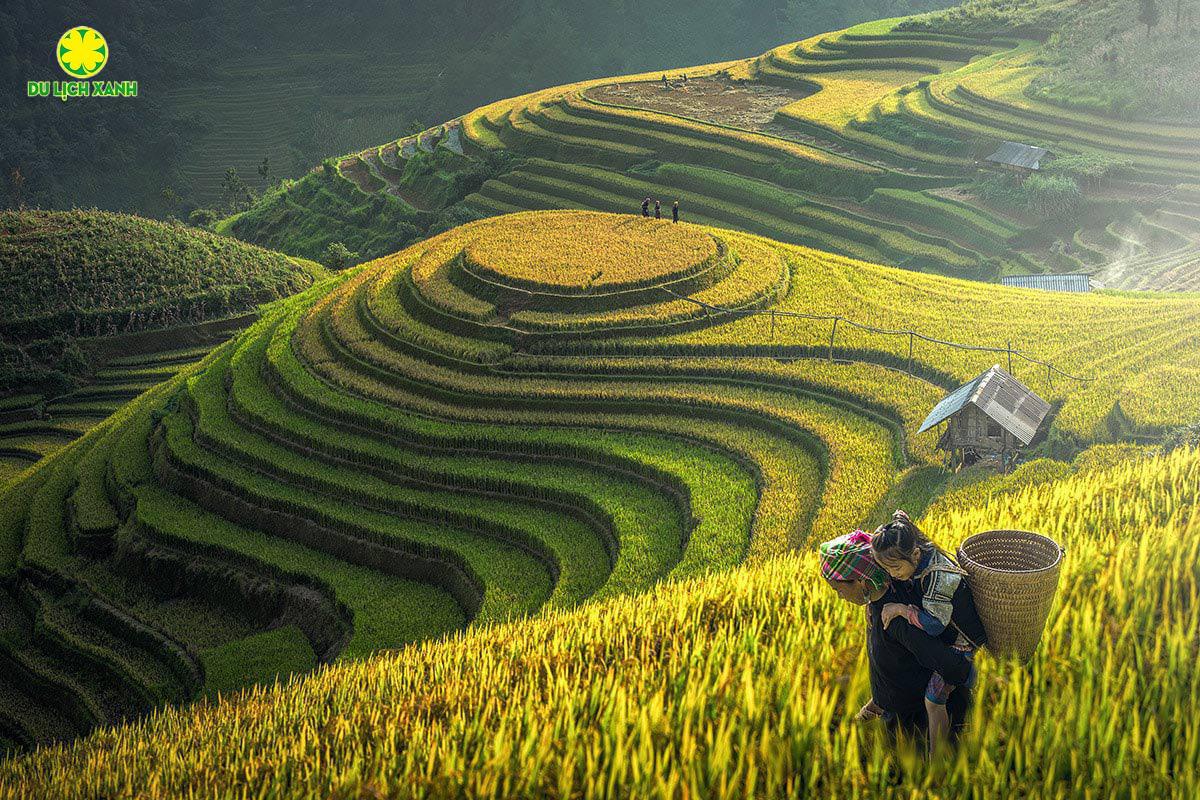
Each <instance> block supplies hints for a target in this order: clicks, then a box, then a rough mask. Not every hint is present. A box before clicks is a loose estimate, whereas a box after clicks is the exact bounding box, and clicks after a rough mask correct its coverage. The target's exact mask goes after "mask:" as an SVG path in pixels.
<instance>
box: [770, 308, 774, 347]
mask: <svg viewBox="0 0 1200 800" xmlns="http://www.w3.org/2000/svg"><path fill="white" fill-rule="evenodd" d="M771 341H772V342H773V341H775V309H771Z"/></svg>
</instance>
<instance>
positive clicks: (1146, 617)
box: [0, 449, 1200, 798]
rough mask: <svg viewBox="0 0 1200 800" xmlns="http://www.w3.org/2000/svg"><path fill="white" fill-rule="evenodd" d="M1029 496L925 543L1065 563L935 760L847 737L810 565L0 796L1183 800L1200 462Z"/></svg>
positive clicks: (983, 678)
mask: <svg viewBox="0 0 1200 800" xmlns="http://www.w3.org/2000/svg"><path fill="white" fill-rule="evenodd" d="M1025 484H1026V485H1025V486H1024V487H1023V488H1014V489H1013V490H1012V491H1008V492H1003V491H996V489H997V487H996V486H995V485H994V484H991V483H985V484H981V485H980V488H979V490H978V492H977V496H976V497H974V498H967V500H966V502H962V503H958V504H954V505H952V506H951V507H948V508H947V509H946V510H944V511H940V512H939V511H937V510H936V509H935V511H934V512H933V516H932V517H930V518H927V519H925V520H924V524H925V527H926V529H927V530H928V531H930V532H931V533H932V534H933V535H934V536H935V537H936V538H937V539H938V540H939V541H941V542H942V543H943V544H946V545H950V544H953V543H955V542H957V541H958V540H960V539H961V538H963V537H964V536H965V535H967V534H969V533H972V532H975V531H978V530H981V529H983V528H985V527H997V526H1002V525H1013V526H1020V527H1025V528H1032V529H1037V530H1041V531H1043V532H1045V533H1047V534H1049V535H1051V536H1053V537H1055V538H1056V539H1058V540H1059V541H1060V542H1062V543H1063V544H1064V545H1065V546H1066V549H1067V558H1066V560H1065V562H1064V568H1063V574H1062V580H1061V584H1060V590H1059V594H1058V600H1057V603H1056V606H1055V608H1054V610H1053V611H1052V612H1051V618H1050V622H1049V624H1048V626H1047V630H1046V633H1045V635H1044V637H1043V640H1042V646H1041V648H1040V649H1039V651H1038V653H1037V654H1036V656H1035V657H1034V659H1033V661H1032V663H1031V664H1030V665H1029V666H1028V667H1027V668H1023V667H1020V666H1018V665H1016V664H1012V663H998V662H997V661H995V660H993V659H992V658H991V657H990V656H988V655H984V656H982V657H981V661H980V668H981V675H980V684H979V686H980V692H979V695H978V698H977V705H976V709H975V711H974V716H973V718H972V723H971V726H970V728H969V730H968V732H967V733H966V735H965V740H964V742H963V744H962V747H961V749H960V750H959V751H958V753H957V755H956V756H954V757H953V758H952V759H951V760H949V761H948V762H941V761H939V762H935V763H932V764H923V763H921V762H920V761H919V760H917V759H915V758H914V757H913V756H912V754H911V753H900V754H896V753H893V752H890V751H889V749H888V747H887V746H886V745H885V743H884V742H883V741H882V740H881V739H878V738H877V736H878V734H877V732H876V731H877V729H875V728H872V727H864V726H860V725H858V724H855V723H852V722H850V721H849V716H850V715H851V714H852V713H853V711H854V710H855V709H857V708H858V706H859V704H860V703H861V702H863V701H864V700H865V699H866V692H867V684H866V671H865V662H864V657H863V648H862V643H863V628H862V618H861V612H860V611H858V610H857V609H855V608H853V607H851V606H848V605H845V604H843V603H841V601H839V600H837V598H836V597H835V596H834V594H833V593H832V592H830V591H829V590H828V589H827V588H826V587H825V586H823V585H822V584H821V580H820V578H819V577H818V575H817V570H816V561H815V557H814V554H813V553H812V552H811V550H809V551H805V552H802V553H800V554H797V555H788V556H783V557H779V558H774V559H770V560H768V561H766V562H763V563H760V564H757V565H754V566H745V567H740V568H737V569H735V570H733V571H729V572H725V573H721V574H715V575H711V576H706V577H701V578H692V579H688V580H685V581H680V582H669V583H666V584H663V585H661V586H659V587H658V588H657V589H656V590H654V591H653V592H652V593H651V594H649V595H648V596H642V597H617V598H612V599H609V600H607V601H605V602H603V603H597V604H592V605H589V606H586V607H584V608H581V609H578V610H574V611H552V612H545V613H543V614H541V615H539V616H538V617H536V618H534V619H532V620H527V621H524V622H518V623H506V624H501V625H497V626H493V627H487V628H480V629H476V630H472V631H469V632H466V633H464V634H459V635H455V636H453V637H451V638H450V639H448V640H446V641H442V642H436V643H428V644H424V645H421V646H419V647H415V648H411V649H409V650H406V651H404V652H402V653H399V654H392V655H381V656H378V657H376V658H373V659H371V660H369V661H365V662H358V663H353V664H346V665H338V666H334V667H331V668H328V669H325V670H324V671H322V672H320V673H318V674H316V675H314V676H310V677H308V678H305V679H302V680H299V681H296V682H294V683H293V684H291V685H288V686H283V687H273V688H263V689H258V690H254V691H252V692H249V693H247V694H245V695H244V696H240V697H236V698H233V699H231V700H230V701H229V702H225V703H219V704H209V703H204V704H200V705H197V706H195V707H193V708H190V709H180V710H173V711H169V712H166V713H163V714H160V715H157V716H155V717H154V718H152V719H149V720H148V721H145V722H143V723H140V724H137V725H133V726H129V727H119V728H115V729H110V730H103V731H100V732H98V733H96V734H94V735H92V736H91V737H89V738H88V739H85V740H82V741H80V742H78V743H76V744H74V745H71V746H65V747H64V746H58V747H54V748H49V749H44V750H41V751H38V752H37V753H34V754H32V755H30V756H26V757H22V758H19V759H15V760H12V761H9V762H7V763H5V764H3V765H0V796H3V797H178V796H194V797H314V798H315V797H321V798H350V797H451V796H454V797H457V796H473V797H474V796H480V797H513V796H560V797H572V796H595V797H631V796H636V797H654V798H676V797H743V796H761V797H778V796H785V795H786V796H802V795H803V796H807V795H809V794H819V795H821V796H839V797H844V796H850V797H860V796H863V797H865V796H894V797H965V796H971V797H984V796H987V797H1005V796H1008V797H1011V796H1017V795H1020V796H1024V797H1055V798H1057V797H1098V796H1104V797H1165V796H1174V797H1186V796H1195V792H1196V791H1197V789H1200V785H1198V783H1200V781H1198V780H1197V773H1196V763H1197V756H1198V754H1200V730H1198V728H1197V723H1196V719H1195V714H1194V709H1195V708H1196V706H1197V703H1198V702H1200V680H1198V678H1197V672H1196V671H1195V669H1194V658H1195V650H1196V645H1197V637H1198V634H1200V616H1198V612H1197V608H1198V606H1197V604H1196V602H1195V598H1196V595H1197V590H1198V588H1200V587H1198V579H1200V569H1198V567H1197V564H1198V563H1200V560H1198V556H1200V553H1198V552H1197V550H1198V543H1200V521H1198V520H1196V519H1195V518H1194V517H1193V515H1192V513H1191V511H1192V509H1193V508H1194V505H1195V502H1196V499H1197V498H1196V494H1197V491H1198V487H1200V452H1197V451H1189V450H1181V451H1177V452H1176V453H1174V454H1172V455H1169V456H1153V457H1144V456H1140V455H1138V454H1136V451H1133V452H1131V451H1130V450H1128V449H1126V450H1123V451H1121V452H1120V453H1118V454H1115V455H1112V456H1111V457H1108V458H1098V459H1091V460H1090V463H1089V464H1087V465H1085V466H1081V467H1080V469H1079V470H1078V472H1076V473H1074V474H1071V475H1068V476H1066V477H1064V478H1061V479H1060V480H1038V479H1037V478H1036V476H1035V477H1034V478H1033V479H1031V480H1027V481H1025ZM1010 488H1012V487H1010ZM960 499H962V498H960Z"/></svg>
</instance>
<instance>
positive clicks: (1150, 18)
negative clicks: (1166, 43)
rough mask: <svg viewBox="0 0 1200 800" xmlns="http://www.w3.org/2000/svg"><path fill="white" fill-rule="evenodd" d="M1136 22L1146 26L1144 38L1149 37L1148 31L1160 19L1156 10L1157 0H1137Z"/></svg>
mask: <svg viewBox="0 0 1200 800" xmlns="http://www.w3.org/2000/svg"><path fill="white" fill-rule="evenodd" d="M1137 18H1138V22H1140V23H1142V24H1143V25H1145V26H1146V38H1147V39H1149V38H1150V31H1151V30H1153V29H1154V26H1155V25H1157V24H1158V21H1159V19H1160V16H1159V11H1158V0H1139V3H1138V16H1137Z"/></svg>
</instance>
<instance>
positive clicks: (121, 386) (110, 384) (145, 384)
mask: <svg viewBox="0 0 1200 800" xmlns="http://www.w3.org/2000/svg"><path fill="white" fill-rule="evenodd" d="M211 349H212V347H211V346H200V347H189V348H185V349H181V350H167V351H163V352H159V353H151V354H147V355H139V356H127V357H124V358H117V359H113V360H112V361H110V362H108V363H107V364H106V365H105V367H104V368H103V369H101V370H100V371H98V372H97V373H96V375H95V379H94V380H93V381H92V382H91V383H90V385H88V386H86V387H85V388H82V389H79V390H77V391H74V392H70V393H69V394H65V395H59V396H57V397H53V398H46V397H43V396H42V395H29V396H26V397H16V398H13V399H12V400H13V401H12V402H9V403H8V404H7V405H6V406H4V407H2V408H0V414H2V415H3V417H4V418H5V419H7V420H8V421H6V422H3V423H0V485H3V484H4V483H7V482H8V481H11V480H13V479H15V478H16V476H17V475H18V474H20V473H21V472H23V471H25V470H26V469H28V468H30V467H31V466H33V465H35V464H37V463H38V462H39V461H40V460H41V459H43V458H45V457H46V456H48V455H51V454H52V453H56V452H58V451H59V450H60V449H62V448H63V447H64V446H66V445H67V444H69V443H70V442H72V441H74V440H75V439H77V438H78V437H79V436H81V435H82V434H84V433H86V432H87V431H88V430H90V429H91V428H93V427H95V426H96V425H97V424H99V423H100V422H101V421H102V420H104V419H106V418H107V417H109V416H111V415H112V414H113V413H115V412H116V411H117V409H119V408H120V407H121V406H123V405H124V404H125V403H126V402H128V401H130V400H132V399H133V398H135V397H137V396H138V395H140V394H142V393H143V392H145V391H147V390H149V389H150V388H152V387H154V386H156V385H158V384H159V383H162V382H163V381H165V380H167V379H169V378H170V377H172V376H173V375H175V373H177V372H179V371H180V370H182V369H184V368H185V367H187V366H189V365H190V364H194V363H195V362H197V361H199V360H200V359H201V358H203V357H204V356H205V355H206V354H207V353H208V352H209V350H211Z"/></svg>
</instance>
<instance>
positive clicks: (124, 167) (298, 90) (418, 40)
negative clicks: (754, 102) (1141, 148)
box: [0, 0, 947, 217]
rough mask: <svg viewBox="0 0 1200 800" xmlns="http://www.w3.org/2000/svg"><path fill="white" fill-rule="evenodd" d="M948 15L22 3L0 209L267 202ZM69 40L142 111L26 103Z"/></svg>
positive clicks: (157, 209)
mask: <svg viewBox="0 0 1200 800" xmlns="http://www.w3.org/2000/svg"><path fill="white" fill-rule="evenodd" d="M945 5H947V3H946V2H944V0H856V2H851V3H834V2H829V1H828V0H813V1H811V2H797V1H796V0H772V2H757V1H755V2H752V1H751V0H733V2H730V0H721V2H717V0H699V1H698V2H697V1H694V0H693V2H685V1H684V0H665V2H659V3H653V4H650V3H635V2H623V1H621V0H617V1H615V2H605V3H583V4H576V5H566V6H564V5H561V4H556V3H549V2H545V0H501V2H488V3H481V2H471V0H455V1H454V2H449V3H447V2H436V3H435V2H432V0H415V1H414V2H408V3H404V4H402V5H396V4H389V3H384V2H381V0H356V1H355V2H350V3H341V4H338V5H336V6H327V5H325V4H320V3H313V2H307V3H284V2H278V1H276V2H267V3H258V4H255V5H254V6H253V7H247V6H245V5H243V4H235V3H231V2H228V0H224V1H221V0H218V1H217V2H190V3H173V4H154V3H149V2H145V0H112V1H111V2H104V3H73V2H72V3H58V4H53V5H48V6H47V5H45V4H41V3H35V2H31V0H15V2H10V3H5V4H4V7H3V9H2V10H0V85H2V86H4V87H5V89H6V90H5V91H4V92H3V94H2V95H0V170H2V176H3V181H4V189H5V191H4V192H3V197H2V198H0V202H2V203H3V204H4V205H6V206H18V205H20V204H21V203H25V204H27V205H37V206H42V207H49V208H64V207H71V206H77V207H88V206H92V205H95V206H97V207H100V208H106V209H111V210H121V211H134V212H138V213H141V214H147V215H152V216H165V215H168V214H174V215H176V216H181V217H182V216H186V215H187V214H188V213H189V212H190V211H191V210H192V209H194V208H195V207H197V206H212V205H214V204H217V203H218V202H219V201H220V199H221V190H222V179H223V176H224V175H225V173H226V170H227V169H228V168H230V167H234V168H236V169H237V170H238V173H239V175H240V176H241V178H243V179H244V180H245V182H246V183H247V184H248V185H249V187H250V188H251V189H253V190H259V189H261V188H262V187H263V186H264V185H265V184H266V183H269V182H270V181H272V180H274V179H277V178H280V177H288V176H298V175H301V174H303V172H304V171H305V170H306V169H307V168H308V167H309V166H311V165H312V164H313V163H316V162H318V161H320V160H321V158H323V157H325V156H328V155H330V154H333V153H344V152H347V151H349V150H352V149H355V148H360V147H364V146H366V145H368V144H372V143H375V142H379V141H381V140H384V139H387V138H388V137H395V136H396V135H399V134H400V133H403V132H404V131H405V130H407V129H409V128H410V127H411V126H412V125H413V123H414V122H419V123H420V124H421V126H422V127H423V126H425V125H429V124H432V123H434V122H437V121H440V120H442V119H447V118H450V117H453V116H455V115H458V114H461V113H463V112H465V111H468V110H470V109H471V108H473V107H475V106H477V105H480V104H481V103H484V102H486V101H489V100H494V99H496V98H499V97H506V96H510V95H513V94H519V93H521V92H525V91H529V90H532V89H536V88H540V87H542V86H551V85H555V84H558V83H563V82H564V81H570V80H578V79H582V78H587V77H595V76H599V75H606V74H621V73H625V72H633V71H638V70H642V69H647V68H657V67H661V66H663V65H672V64H689V63H699V62H703V61H708V60H713V59H717V58H725V57H732V56H734V55H736V54H741V53H745V52H748V51H756V50H761V49H763V48H765V47H766V46H767V45H768V44H770V43H774V42H777V41H780V40H782V39H788V38H792V39H794V38H798V37H800V36H803V35H807V34H811V33H815V32H817V31H821V30H830V29H833V28H838V27H842V26H844V25H846V24H849V23H851V22H855V21H859V20H864V19H869V18H874V17H880V16H891V15H895V14H899V13H911V12H913V11H920V10H927V9H930V8H937V7H940V6H945ZM78 24H91V25H93V26H95V27H97V28H98V29H99V30H100V31H101V32H102V33H104V34H105V35H106V37H107V38H108V41H109V43H110V46H111V57H110V60H109V64H108V65H107V66H106V67H105V72H104V73H103V77H104V78H107V79H129V80H137V81H138V82H139V90H140V91H139V96H138V97H137V99H136V100H121V101H104V100H93V99H78V100H74V101H69V102H66V103H63V102H60V101H58V100H54V99H47V98H39V99H29V98H27V97H25V96H24V95H25V91H24V87H25V82H26V81H27V80H55V79H58V78H61V77H62V75H61V71H60V70H59V68H58V66H57V65H56V64H55V62H54V56H53V48H54V42H55V41H57V38H58V36H59V35H60V34H61V33H62V31H63V30H65V29H66V28H68V27H70V26H71V25H78ZM264 159H267V160H268V168H269V171H268V174H267V179H266V181H264V180H262V179H261V178H260V177H259V176H258V173H257V168H258V167H259V166H260V165H261V164H262V162H263V160H264ZM18 174H19V177H17V176H18Z"/></svg>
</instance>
